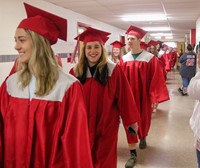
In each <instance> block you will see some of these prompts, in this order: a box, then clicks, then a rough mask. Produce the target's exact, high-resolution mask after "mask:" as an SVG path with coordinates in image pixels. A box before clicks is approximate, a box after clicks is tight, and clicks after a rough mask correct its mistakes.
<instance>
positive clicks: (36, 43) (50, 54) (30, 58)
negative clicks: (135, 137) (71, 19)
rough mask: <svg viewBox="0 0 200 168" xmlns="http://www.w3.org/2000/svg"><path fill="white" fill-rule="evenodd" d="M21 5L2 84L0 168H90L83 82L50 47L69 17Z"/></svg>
mask: <svg viewBox="0 0 200 168" xmlns="http://www.w3.org/2000/svg"><path fill="white" fill-rule="evenodd" d="M24 6H25V9H26V12H27V17H28V18H25V19H23V20H22V21H21V22H20V23H19V25H18V26H17V29H16V32H15V49H16V50H17V52H18V53H19V57H18V61H17V65H16V66H17V71H16V72H15V71H13V72H12V73H11V74H10V75H9V76H8V77H7V78H6V80H5V81H4V82H3V83H2V85H1V88H0V129H1V130H0V132H1V134H0V142H1V144H0V167H1V168H25V167H26V168H31V167H32V168H36V167H37V168H45V167H46V168H47V167H48V168H58V167H60V168H61V167H62V168H83V167H85V168H93V166H92V158H91V150H90V144H89V132H88V122H87V112H86V107H85V101H84V96H83V90H82V86H81V84H80V82H79V81H78V80H77V79H76V78H74V77H73V76H72V75H70V74H66V73H64V72H63V71H62V69H61V67H60V66H59V65H58V62H57V60H56V57H55V54H54V51H53V50H52V47H51V45H53V44H55V43H56V42H57V40H58V38H59V39H61V40H66V37H67V34H66V32H67V20H66V19H64V18H61V17H58V16H56V15H53V14H51V13H49V12H46V11H44V10H41V9H39V8H36V7H34V6H31V5H29V4H27V3H24Z"/></svg>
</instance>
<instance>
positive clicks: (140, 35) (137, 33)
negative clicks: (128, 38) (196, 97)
mask: <svg viewBox="0 0 200 168" xmlns="http://www.w3.org/2000/svg"><path fill="white" fill-rule="evenodd" d="M146 33H147V31H144V30H143V29H140V28H139V27H136V26H133V25H131V26H130V27H129V28H128V30H127V31H126V34H128V35H134V36H136V37H138V38H140V39H142V38H143V37H144V35H145V34H146Z"/></svg>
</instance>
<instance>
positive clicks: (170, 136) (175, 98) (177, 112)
mask: <svg viewBox="0 0 200 168" xmlns="http://www.w3.org/2000/svg"><path fill="white" fill-rule="evenodd" d="M180 85H181V78H180V76H179V74H178V72H169V73H168V79H167V87H168V90H169V94H170V100H169V101H167V102H163V103H161V104H159V106H158V110H157V112H156V113H153V115H152V124H151V128H150V132H149V135H148V137H147V145H148V147H147V149H144V150H140V149H139V148H137V153H138V160H137V164H136V166H135V168H196V167H197V166H196V155H195V148H194V138H193V133H192V131H191V129H190V127H189V118H190V116H191V113H192V110H193V107H194V103H195V101H194V100H192V99H191V98H190V97H188V96H182V95H180V93H179V92H178V91H177V89H178V87H179V86H180ZM128 158H129V150H128V147H127V142H126V136H125V133H124V130H123V126H122V125H120V130H119V140H118V167H117V168H124V164H125V162H126V161H127V159H128Z"/></svg>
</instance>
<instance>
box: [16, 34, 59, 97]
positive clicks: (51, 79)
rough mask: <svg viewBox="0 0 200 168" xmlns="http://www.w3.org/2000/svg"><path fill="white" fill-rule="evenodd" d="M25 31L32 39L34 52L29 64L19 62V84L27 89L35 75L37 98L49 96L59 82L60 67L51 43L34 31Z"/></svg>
mask: <svg viewBox="0 0 200 168" xmlns="http://www.w3.org/2000/svg"><path fill="white" fill-rule="evenodd" d="M25 31H26V32H27V34H28V35H29V36H30V37H31V40H32V43H33V52H32V55H31V57H30V60H29V61H28V63H22V62H19V65H18V70H19V76H18V79H19V82H20V83H21V86H22V88H25V87H26V86H27V85H28V84H29V83H30V81H31V77H32V75H34V76H35V78H36V91H35V94H36V95H37V96H44V95H48V94H49V92H50V91H51V90H52V88H53V87H54V85H55V83H56V81H57V80H58V77H59V72H58V70H59V65H58V63H57V60H56V57H55V54H54V52H53V50H52V48H51V45H50V43H49V41H48V40H47V39H45V38H44V37H42V36H40V35H38V34H37V33H35V32H33V31H30V30H25Z"/></svg>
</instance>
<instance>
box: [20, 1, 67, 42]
mask: <svg viewBox="0 0 200 168" xmlns="http://www.w3.org/2000/svg"><path fill="white" fill-rule="evenodd" d="M24 6H25V9H26V13H27V18H26V19H24V20H22V21H21V22H20V23H19V25H18V28H24V29H29V30H31V31H33V32H36V33H38V34H39V35H41V36H43V37H45V38H46V39H48V40H49V42H50V43H51V44H55V43H56V42H57V40H58V38H59V39H62V40H65V41H66V40H67V20H66V19H64V18H61V17H59V16H56V15H54V14H51V13H49V12H46V11H44V10H41V9H39V8H36V7H34V6H31V5H29V4H27V3H24Z"/></svg>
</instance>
